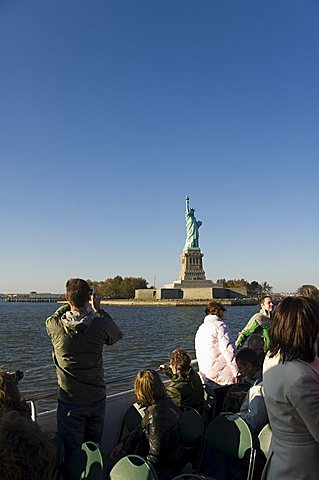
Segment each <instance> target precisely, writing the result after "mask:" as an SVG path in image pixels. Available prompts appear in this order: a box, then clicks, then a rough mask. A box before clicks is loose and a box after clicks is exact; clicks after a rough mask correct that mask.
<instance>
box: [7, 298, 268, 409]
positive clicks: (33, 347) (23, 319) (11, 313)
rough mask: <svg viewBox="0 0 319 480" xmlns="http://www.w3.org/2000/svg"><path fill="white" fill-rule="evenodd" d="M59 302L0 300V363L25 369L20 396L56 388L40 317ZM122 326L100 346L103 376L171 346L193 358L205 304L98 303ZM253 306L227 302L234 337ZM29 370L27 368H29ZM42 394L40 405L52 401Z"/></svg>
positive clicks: (161, 355) (141, 363)
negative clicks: (113, 338) (109, 342)
mask: <svg viewBox="0 0 319 480" xmlns="http://www.w3.org/2000/svg"><path fill="white" fill-rule="evenodd" d="M58 307H59V305H58V304H54V303H5V302H2V301H0V338H1V357H0V365H1V366H2V367H3V368H4V369H5V370H7V371H15V370H17V369H19V370H22V371H24V372H26V374H25V378H24V379H23V380H22V381H21V382H20V384H19V388H20V390H21V391H22V392H23V394H24V396H25V397H31V396H32V395H34V394H37V395H38V394H46V393H50V392H52V391H53V392H54V391H56V389H57V382H56V375H55V369H54V366H53V362H52V356H51V352H52V349H51V343H50V339H49V337H48V336H47V333H46V330H45V319H46V318H47V317H48V316H50V315H52V313H53V312H54V311H55V310H56V309H57V308H58ZM103 308H104V309H105V310H106V311H107V312H108V313H109V314H110V315H111V316H112V318H113V319H114V321H115V322H116V323H117V324H118V325H119V327H120V328H121V330H122V331H123V339H122V340H121V341H119V342H118V343H116V344H115V345H112V346H111V347H105V348H104V354H103V356H104V372H105V379H106V380H110V379H111V378H113V377H119V376H124V375H125V374H128V373H135V372H137V371H139V370H141V369H144V368H158V366H159V365H160V364H161V363H165V362H166V361H167V360H168V357H169V354H170V353H171V351H172V350H173V349H174V348H177V347H180V348H184V349H185V350H187V351H188V352H189V353H191V355H192V356H193V358H194V357H195V352H194V337H195V333H196V331H197V329H198V327H199V325H200V324H201V322H202V321H203V317H204V315H205V313H204V307H203V306H201V307H199V306H196V307H161V306H157V307H153V306H151V307H147V306H142V307H141V306H138V307H135V306H103ZM257 309H258V307H257V306H233V307H228V308H227V312H226V314H225V322H226V323H227V325H228V326H229V328H230V331H231V333H232V335H233V338H234V339H235V338H236V335H237V333H238V331H239V330H240V329H241V328H242V327H243V326H244V325H245V324H246V322H247V321H248V319H249V318H250V317H251V315H253V313H255V312H256V311H257ZM28 370H31V371H30V372H29V373H28ZM132 384H133V381H125V382H120V383H116V384H111V385H108V387H107V393H108V394H110V393H115V392H118V391H123V390H125V389H127V388H131V386H132ZM52 405H53V403H52V402H48V400H46V401H45V402H44V404H43V405H42V409H43V408H49V407H52Z"/></svg>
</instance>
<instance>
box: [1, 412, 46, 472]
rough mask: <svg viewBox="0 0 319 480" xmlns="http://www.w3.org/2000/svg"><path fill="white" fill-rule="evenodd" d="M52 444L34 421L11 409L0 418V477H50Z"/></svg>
mask: <svg viewBox="0 0 319 480" xmlns="http://www.w3.org/2000/svg"><path fill="white" fill-rule="evenodd" d="M54 464H55V448H54V446H53V444H52V443H51V442H50V440H49V439H48V438H47V436H46V435H45V434H44V433H43V432H41V430H40V428H39V427H38V425H37V424H36V423H35V422H33V421H32V420H29V419H27V418H25V417H23V416H21V415H19V414H18V412H15V411H12V412H10V413H7V414H6V415H4V416H3V417H2V418H1V419H0V478H1V480H51V479H52V474H53V469H54Z"/></svg>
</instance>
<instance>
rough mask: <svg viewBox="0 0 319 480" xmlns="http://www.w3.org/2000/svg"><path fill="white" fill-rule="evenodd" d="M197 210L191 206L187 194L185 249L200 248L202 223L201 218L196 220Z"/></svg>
mask: <svg viewBox="0 0 319 480" xmlns="http://www.w3.org/2000/svg"><path fill="white" fill-rule="evenodd" d="M194 212H195V210H194V209H193V208H189V196H188V195H186V210H185V219H186V242H185V246H184V250H189V249H191V250H194V249H196V250H198V249H199V231H198V230H199V227H200V226H201V225H202V222H201V221H200V220H198V221H197V220H196V217H195V214H194Z"/></svg>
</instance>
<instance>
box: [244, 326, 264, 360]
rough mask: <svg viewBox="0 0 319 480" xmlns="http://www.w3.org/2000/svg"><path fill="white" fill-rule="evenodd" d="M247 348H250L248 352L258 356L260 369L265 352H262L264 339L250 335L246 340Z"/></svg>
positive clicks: (254, 334)
mask: <svg viewBox="0 0 319 480" xmlns="http://www.w3.org/2000/svg"><path fill="white" fill-rule="evenodd" d="M247 346H248V348H250V350H253V351H254V352H256V353H257V356H258V362H259V366H260V368H262V365H263V363H264V360H265V355H266V354H265V352H264V339H263V337H262V336H261V335H259V334H258V333H252V334H251V335H250V336H249V337H248V340H247Z"/></svg>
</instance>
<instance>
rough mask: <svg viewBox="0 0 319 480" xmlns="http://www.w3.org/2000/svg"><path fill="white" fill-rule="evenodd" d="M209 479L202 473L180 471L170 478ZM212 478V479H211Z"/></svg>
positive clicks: (186, 479) (176, 479) (180, 479)
mask: <svg viewBox="0 0 319 480" xmlns="http://www.w3.org/2000/svg"><path fill="white" fill-rule="evenodd" d="M206 479H207V480H209V479H208V477H205V476H204V475H198V474H197V473H182V474H181V475H178V476H177V477H174V478H173V479H172V480H206ZM212 480H214V479H212Z"/></svg>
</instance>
